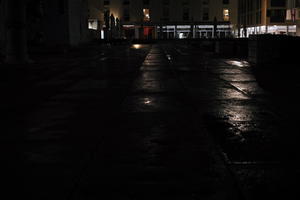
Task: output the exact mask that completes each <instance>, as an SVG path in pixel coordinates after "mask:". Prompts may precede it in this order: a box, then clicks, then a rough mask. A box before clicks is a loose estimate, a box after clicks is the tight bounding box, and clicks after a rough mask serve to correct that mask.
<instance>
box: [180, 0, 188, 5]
mask: <svg viewBox="0 0 300 200" xmlns="http://www.w3.org/2000/svg"><path fill="white" fill-rule="evenodd" d="M189 4H190V1H189V0H183V1H182V5H184V6H186V5H189Z"/></svg>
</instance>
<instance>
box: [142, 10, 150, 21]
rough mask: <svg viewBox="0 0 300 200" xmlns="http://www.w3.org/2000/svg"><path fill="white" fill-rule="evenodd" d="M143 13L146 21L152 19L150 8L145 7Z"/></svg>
mask: <svg viewBox="0 0 300 200" xmlns="http://www.w3.org/2000/svg"><path fill="white" fill-rule="evenodd" d="M143 13H144V21H145V22H148V21H150V10H149V9H143Z"/></svg>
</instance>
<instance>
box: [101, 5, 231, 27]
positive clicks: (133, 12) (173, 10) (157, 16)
mask: <svg viewBox="0 0 300 200" xmlns="http://www.w3.org/2000/svg"><path fill="white" fill-rule="evenodd" d="M104 1H106V0H100V2H101V10H105V8H109V10H110V13H112V14H114V16H115V17H118V18H121V19H122V18H123V14H124V9H125V8H126V7H127V8H129V10H130V21H129V22H128V23H132V24H135V23H140V22H141V21H142V19H143V8H150V16H151V21H152V22H153V23H161V21H164V20H163V18H165V17H164V16H163V10H164V9H166V8H169V17H168V18H169V20H168V21H169V22H178V23H185V22H186V21H185V20H183V10H184V8H188V9H189V20H187V21H191V20H192V19H193V20H194V21H203V22H205V21H213V19H214V17H216V18H217V20H218V21H223V8H229V9H230V13H231V19H232V22H233V23H236V22H237V0H230V1H229V4H228V5H227V4H223V0H208V7H209V19H208V20H203V8H204V7H205V5H204V4H203V1H205V0H169V4H168V5H165V4H164V1H163V0H150V1H149V2H150V4H149V6H147V5H145V4H143V0H129V2H130V4H129V5H123V1H124V0H109V2H110V4H109V5H107V6H105V5H104ZM123 21H124V20H123Z"/></svg>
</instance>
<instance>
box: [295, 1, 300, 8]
mask: <svg viewBox="0 0 300 200" xmlns="http://www.w3.org/2000/svg"><path fill="white" fill-rule="evenodd" d="M296 7H297V8H299V7H300V0H296Z"/></svg>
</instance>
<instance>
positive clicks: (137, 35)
mask: <svg viewBox="0 0 300 200" xmlns="http://www.w3.org/2000/svg"><path fill="white" fill-rule="evenodd" d="M134 39H140V29H139V27H138V26H135V27H134Z"/></svg>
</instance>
